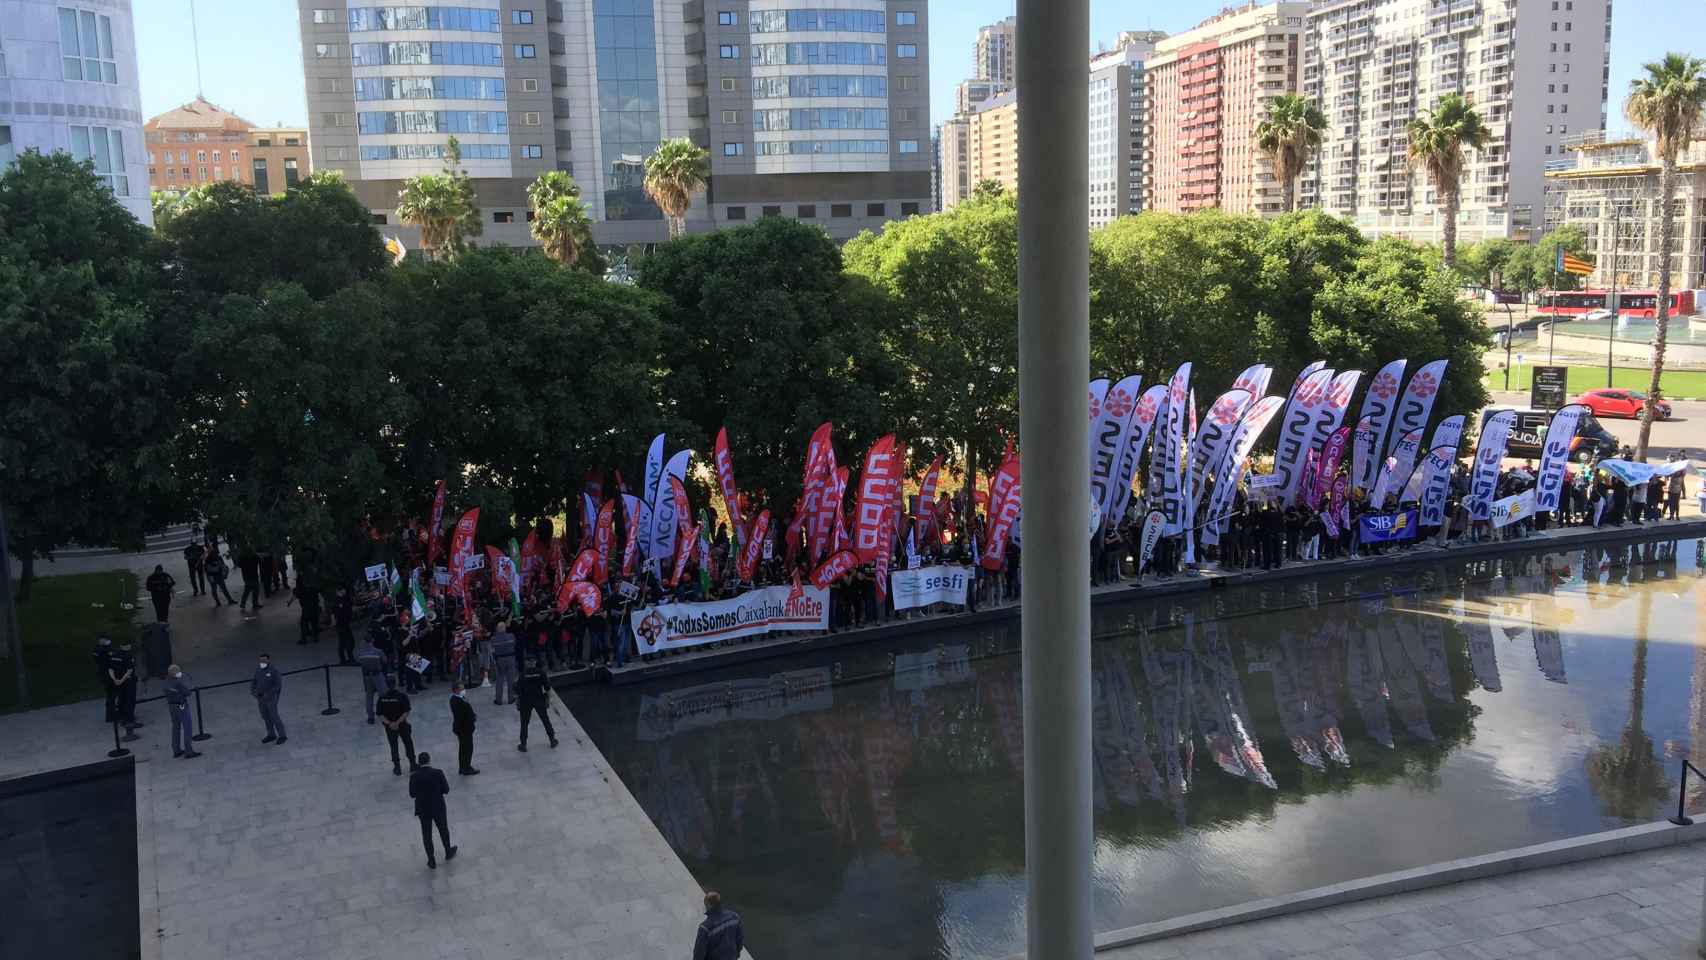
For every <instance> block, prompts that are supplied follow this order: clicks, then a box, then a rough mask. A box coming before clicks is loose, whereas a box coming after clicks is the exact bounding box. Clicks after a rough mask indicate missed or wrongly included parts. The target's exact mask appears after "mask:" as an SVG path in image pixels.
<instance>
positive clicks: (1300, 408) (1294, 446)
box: [1274, 369, 1333, 505]
mask: <svg viewBox="0 0 1706 960" xmlns="http://www.w3.org/2000/svg"><path fill="white" fill-rule="evenodd" d="M1332 380H1333V371H1331V370H1327V369H1321V370H1316V371H1315V372H1314V373H1311V374H1310V375H1309V376H1308V377H1307V378H1306V379H1305V380H1304V381H1303V382H1302V383H1300V384H1298V386H1297V389H1296V390H1295V391H1293V392H1292V395H1291V400H1290V402H1289V403H1288V404H1287V405H1286V408H1285V415H1284V416H1282V417H1281V418H1280V436H1279V447H1278V449H1277V451H1276V452H1275V454H1274V475H1275V476H1276V477H1278V478H1279V480H1278V487H1279V489H1278V490H1276V491H1275V498H1276V499H1278V500H1279V502H1280V503H1281V504H1286V505H1289V504H1291V503H1294V502H1295V500H1296V497H1297V491H1298V487H1299V485H1300V482H1301V481H1302V479H1303V466H1304V458H1305V457H1306V456H1307V455H1308V452H1309V450H1310V446H1311V444H1312V443H1313V442H1314V439H1315V417H1316V411H1317V408H1318V407H1320V406H1321V405H1322V404H1324V403H1326V402H1327V391H1328V389H1329V388H1330V387H1331V385H1332Z"/></svg>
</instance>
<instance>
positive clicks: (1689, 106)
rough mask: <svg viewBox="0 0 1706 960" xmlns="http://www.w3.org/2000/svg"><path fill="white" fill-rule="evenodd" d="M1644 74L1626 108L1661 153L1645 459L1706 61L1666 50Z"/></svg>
mask: <svg viewBox="0 0 1706 960" xmlns="http://www.w3.org/2000/svg"><path fill="white" fill-rule="evenodd" d="M1644 69H1645V70H1646V71H1647V75H1646V76H1645V77H1641V78H1639V79H1637V80H1633V81H1631V82H1630V84H1629V99H1628V100H1626V101H1624V104H1623V112H1624V113H1625V114H1627V115H1628V117H1629V120H1630V122H1631V123H1633V124H1635V125H1636V126H1637V127H1640V128H1641V129H1643V130H1645V131H1647V132H1648V133H1650V134H1652V135H1653V139H1654V140H1656V141H1657V143H1656V146H1657V148H1658V152H1659V164H1660V166H1659V203H1660V207H1659V304H1658V311H1657V313H1656V314H1654V320H1653V379H1652V381H1651V382H1650V383H1649V385H1648V387H1647V406H1646V409H1644V410H1643V411H1641V439H1640V441H1639V442H1637V443H1636V444H1635V459H1637V460H1645V459H1646V458H1647V437H1648V435H1649V434H1651V433H1652V430H1653V406H1654V405H1655V404H1657V403H1658V401H1659V375H1660V374H1662V373H1663V372H1664V369H1665V337H1666V335H1667V334H1669V332H1670V316H1669V314H1670V263H1671V249H1670V246H1671V242H1672V240H1673V238H1674V237H1675V236H1676V211H1675V209H1674V208H1673V207H1672V204H1673V203H1675V202H1676V158H1677V154H1679V153H1681V152H1682V148H1683V147H1685V146H1687V144H1688V141H1689V139H1690V138H1691V137H1693V136H1696V135H1697V131H1696V129H1695V128H1696V127H1698V126H1699V125H1700V118H1701V115H1702V114H1703V113H1706V60H1702V59H1701V58H1699V57H1690V56H1685V55H1683V54H1680V53H1667V54H1665V58H1664V59H1663V60H1660V61H1658V62H1656V63H1649V64H1647V65H1646V66H1645V67H1644Z"/></svg>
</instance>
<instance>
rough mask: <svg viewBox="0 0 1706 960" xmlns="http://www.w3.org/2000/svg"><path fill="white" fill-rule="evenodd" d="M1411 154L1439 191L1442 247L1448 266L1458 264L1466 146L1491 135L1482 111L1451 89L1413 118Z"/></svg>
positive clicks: (1474, 145)
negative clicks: (1459, 211)
mask: <svg viewBox="0 0 1706 960" xmlns="http://www.w3.org/2000/svg"><path fill="white" fill-rule="evenodd" d="M1408 131H1409V135H1410V145H1409V151H1408V152H1409V157H1410V162H1411V163H1412V164H1416V165H1420V166H1421V167H1422V169H1423V170H1425V171H1426V172H1427V175H1428V179H1429V180H1431V181H1432V182H1433V185H1434V189H1435V190H1437V191H1439V199H1440V216H1441V217H1443V218H1444V222H1443V223H1442V224H1441V225H1440V232H1441V247H1442V248H1443V250H1444V259H1445V265H1446V267H1447V268H1453V269H1454V268H1455V267H1456V266H1457V207H1458V201H1459V198H1460V189H1461V186H1462V179H1463V150H1464V148H1466V147H1467V148H1470V149H1474V150H1479V149H1481V147H1482V146H1484V145H1485V144H1486V142H1487V139H1488V138H1489V137H1491V136H1492V131H1490V130H1488V129H1487V126H1486V124H1485V123H1483V122H1482V121H1481V115H1480V114H1479V113H1477V112H1475V108H1474V107H1472V106H1470V105H1469V101H1467V100H1465V99H1463V96H1462V95H1461V94H1456V93H1448V94H1446V95H1445V96H1443V97H1440V98H1439V100H1438V101H1437V102H1435V103H1434V108H1433V109H1432V110H1430V111H1428V112H1427V113H1426V114H1425V115H1423V116H1420V117H1417V118H1415V119H1413V120H1411V121H1410V123H1409V126H1408Z"/></svg>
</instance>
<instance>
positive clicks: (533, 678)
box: [515, 659, 557, 753]
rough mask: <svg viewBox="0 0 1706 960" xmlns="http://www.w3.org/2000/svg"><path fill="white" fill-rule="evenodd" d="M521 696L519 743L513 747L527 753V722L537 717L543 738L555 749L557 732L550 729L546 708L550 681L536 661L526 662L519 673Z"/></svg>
mask: <svg viewBox="0 0 1706 960" xmlns="http://www.w3.org/2000/svg"><path fill="white" fill-rule="evenodd" d="M518 692H519V693H520V694H521V742H520V743H518V744H516V745H515V748H516V749H517V750H520V751H521V752H522V753H526V752H527V721H528V720H530V719H531V718H532V717H534V716H537V717H538V718H539V722H540V723H542V724H544V725H545V736H546V737H548V738H550V740H551V748H552V749H553V750H554V749H556V747H557V731H556V730H554V729H552V727H551V714H550V713H549V712H548V710H547V708H548V707H549V705H550V702H551V681H550V679H549V678H548V677H546V676H545V668H544V667H541V666H540V665H539V661H538V660H532V659H530V660H528V661H527V667H526V669H524V670H523V671H522V673H521V683H520V684H519V685H518Z"/></svg>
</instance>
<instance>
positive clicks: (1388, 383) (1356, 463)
mask: <svg viewBox="0 0 1706 960" xmlns="http://www.w3.org/2000/svg"><path fill="white" fill-rule="evenodd" d="M1408 362H1409V361H1407V360H1394V361H1392V362H1391V363H1389V364H1387V365H1386V366H1384V367H1381V368H1380V372H1378V373H1376V374H1375V375H1374V379H1373V380H1370V381H1369V382H1368V390H1367V392H1365V393H1364V394H1363V397H1362V407H1361V408H1360V409H1358V411H1357V429H1356V437H1355V438H1354V441H1353V446H1352V448H1351V485H1352V486H1353V487H1355V488H1357V489H1359V490H1368V489H1370V488H1371V487H1373V486H1374V480H1375V477H1376V476H1377V475H1378V473H1379V470H1380V454H1381V452H1382V451H1383V450H1385V449H1386V431H1387V429H1388V428H1389V427H1390V426H1391V425H1392V414H1393V413H1394V412H1395V411H1396V410H1397V409H1398V387H1399V385H1400V384H1402V383H1403V381H1404V366H1405V364H1407V363H1408Z"/></svg>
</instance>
